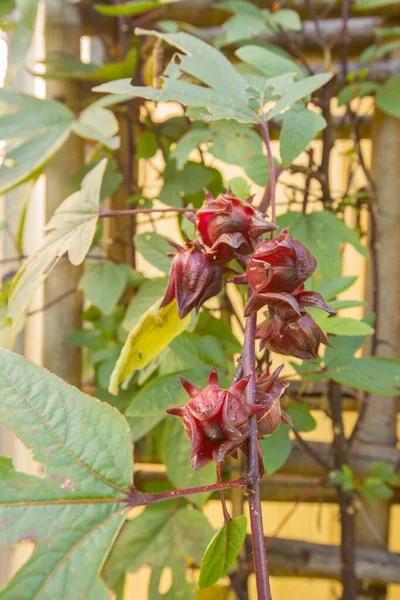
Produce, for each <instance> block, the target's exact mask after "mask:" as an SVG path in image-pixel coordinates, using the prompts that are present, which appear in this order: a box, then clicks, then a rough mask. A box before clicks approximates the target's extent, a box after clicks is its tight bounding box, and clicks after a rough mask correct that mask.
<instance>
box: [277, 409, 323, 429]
mask: <svg viewBox="0 0 400 600" xmlns="http://www.w3.org/2000/svg"><path fill="white" fill-rule="evenodd" d="M285 410H286V412H287V413H288V414H289V415H290V418H291V419H292V422H293V427H294V428H295V429H297V431H313V430H314V429H315V428H316V426H317V422H316V420H315V419H314V417H313V416H312V414H311V413H310V409H309V408H308V406H307V405H306V404H301V403H300V402H298V403H297V404H291V405H290V406H289V407H288V408H287V409H285Z"/></svg>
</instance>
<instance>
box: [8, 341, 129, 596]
mask: <svg viewBox="0 0 400 600" xmlns="http://www.w3.org/2000/svg"><path fill="white" fill-rule="evenodd" d="M0 393H1V397H2V402H1V403H0V421H1V422H2V423H4V424H5V425H6V426H7V427H8V428H9V429H10V430H12V431H13V432H14V433H15V434H16V435H17V436H18V437H19V438H20V439H21V440H22V442H23V443H24V444H25V445H26V446H27V447H28V448H30V449H32V452H33V456H34V458H35V460H37V461H39V462H41V463H43V465H44V466H45V476H44V477H42V478H40V477H34V476H30V475H25V474H24V473H20V472H16V471H14V469H13V468H12V465H11V461H9V462H6V463H5V462H4V461H3V462H2V463H1V465H0V489H1V494H0V495H1V501H0V523H1V526H0V528H1V532H2V534H1V540H2V542H3V543H10V544H14V543H20V542H23V541H31V542H34V543H35V544H36V547H35V551H34V553H33V555H32V556H31V558H29V560H28V562H27V563H26V564H25V565H24V566H23V567H22V568H21V569H20V570H19V571H18V572H17V574H16V575H15V576H14V578H13V579H12V580H11V581H10V583H9V584H8V586H7V587H6V588H4V589H3V591H2V593H1V597H2V598H4V599H10V600H14V599H15V598H25V599H27V600H28V599H29V598H33V597H35V598H38V599H49V598H79V597H82V598H88V599H93V600H106V599H107V598H109V596H110V592H109V590H108V589H107V588H106V586H105V584H104V582H103V581H102V580H101V579H100V578H99V570H100V568H101V565H102V564H103V562H104V559H105V557H106V555H107V553H108V550H109V548H110V546H111V544H112V543H113V541H114V539H115V536H116V535H117V533H118V531H119V529H120V527H121V525H122V523H123V520H124V518H125V516H126V513H127V509H126V508H124V504H123V503H122V502H121V497H123V496H124V492H125V490H127V489H128V487H129V485H131V484H132V473H133V464H132V444H131V441H130V434H129V428H128V426H127V422H126V421H125V419H124V417H122V415H120V414H119V413H118V411H116V410H115V409H113V408H111V407H110V406H108V405H107V404H103V403H102V402H100V401H99V400H96V399H95V398H92V397H91V396H87V395H86V394H83V393H82V392H80V391H79V390H77V389H76V388H74V387H72V386H69V385H67V384H66V383H64V382H63V381H61V380H60V379H59V378H58V377H56V376H55V375H52V374H51V373H49V372H48V371H45V370H44V369H43V368H42V367H39V366H37V365H34V364H33V363H30V362H29V361H27V360H26V359H25V358H23V357H22V356H18V355H16V354H13V353H11V352H8V351H7V350H4V349H0ZM93 423H96V426H95V427H93ZM50 539H51V543H49V540H50Z"/></svg>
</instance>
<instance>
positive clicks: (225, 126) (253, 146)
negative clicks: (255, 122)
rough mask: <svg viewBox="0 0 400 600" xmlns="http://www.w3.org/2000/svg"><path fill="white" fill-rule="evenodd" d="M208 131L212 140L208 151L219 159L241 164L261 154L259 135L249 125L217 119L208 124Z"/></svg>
mask: <svg viewBox="0 0 400 600" xmlns="http://www.w3.org/2000/svg"><path fill="white" fill-rule="evenodd" d="M209 131H210V135H211V139H212V142H213V144H212V146H211V148H209V152H210V153H211V154H212V155H213V156H215V158H218V159H219V160H223V161H224V162H227V163H229V164H234V165H243V164H244V163H246V162H248V161H251V160H252V159H253V157H254V156H256V155H259V154H262V149H263V147H262V141H261V137H260V136H259V135H258V133H256V131H254V129H252V127H251V126H249V125H240V124H238V123H230V122H227V121H217V122H216V123H211V124H210V126H209Z"/></svg>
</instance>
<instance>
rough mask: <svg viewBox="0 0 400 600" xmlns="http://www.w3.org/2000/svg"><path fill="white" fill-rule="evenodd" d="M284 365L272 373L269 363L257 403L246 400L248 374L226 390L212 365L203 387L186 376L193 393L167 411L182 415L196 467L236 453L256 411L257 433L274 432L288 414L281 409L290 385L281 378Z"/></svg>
mask: <svg viewBox="0 0 400 600" xmlns="http://www.w3.org/2000/svg"><path fill="white" fill-rule="evenodd" d="M281 369H282V366H281V367H279V368H278V369H276V371H275V372H274V373H273V374H272V375H271V374H270V372H269V367H268V369H267V371H266V372H265V373H264V375H262V376H261V377H260V378H259V379H258V380H257V382H256V386H257V392H256V399H257V403H256V404H246V399H245V397H244V395H243V392H244V390H245V388H246V386H247V382H248V378H245V379H241V380H240V381H238V382H237V383H236V384H235V385H234V386H232V387H231V388H229V389H228V390H223V389H222V388H221V386H220V384H219V381H218V375H217V372H216V370H215V368H214V367H213V368H212V370H211V373H210V376H209V378H208V382H207V385H206V387H205V388H204V389H203V390H199V389H197V388H196V387H195V386H194V385H193V384H191V383H190V382H189V381H187V380H186V379H183V377H181V382H182V385H183V387H184V388H185V390H186V391H187V393H188V394H189V396H190V400H189V402H188V403H187V404H185V406H183V407H178V408H170V409H168V410H167V412H168V413H169V414H171V415H175V416H178V417H182V418H183V424H184V427H185V432H186V435H187V437H188V438H189V440H190V457H191V459H192V467H193V469H194V470H195V471H196V470H197V469H201V468H202V467H204V466H205V465H207V464H208V463H209V462H211V461H215V462H217V463H220V462H222V461H223V460H224V458H225V456H226V455H234V456H236V455H237V450H238V449H243V448H244V447H245V442H246V441H247V439H248V437H249V417H250V416H251V415H253V414H256V415H257V428H258V437H259V438H263V437H265V436H266V435H271V434H272V433H274V431H276V429H278V427H279V424H280V423H281V421H283V422H284V423H286V424H290V419H289V417H288V416H287V415H286V414H285V413H283V412H281V407H280V402H279V399H280V397H281V395H282V393H283V392H284V390H285V389H286V387H287V385H288V384H287V383H286V381H283V380H282V379H280V378H279V373H280V371H281Z"/></svg>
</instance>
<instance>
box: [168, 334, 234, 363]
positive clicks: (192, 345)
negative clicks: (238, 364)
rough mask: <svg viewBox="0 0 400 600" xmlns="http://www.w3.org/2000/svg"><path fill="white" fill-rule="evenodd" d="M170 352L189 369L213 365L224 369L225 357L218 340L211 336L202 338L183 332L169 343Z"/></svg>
mask: <svg viewBox="0 0 400 600" xmlns="http://www.w3.org/2000/svg"><path fill="white" fill-rule="evenodd" d="M171 348H172V350H173V351H174V352H175V353H176V354H177V355H178V356H180V357H181V358H182V359H183V360H184V361H185V364H187V365H190V366H191V367H200V368H202V367H203V368H204V366H205V365H209V366H210V368H211V366H212V365H213V364H215V366H216V367H220V368H226V356H225V352H224V350H223V347H222V344H221V343H220V341H219V339H218V338H216V337H214V336H212V335H205V336H204V337H202V336H200V335H197V334H196V333H188V332H185V333H183V334H182V335H180V336H179V337H177V338H176V339H175V340H174V341H173V342H172V343H171Z"/></svg>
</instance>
